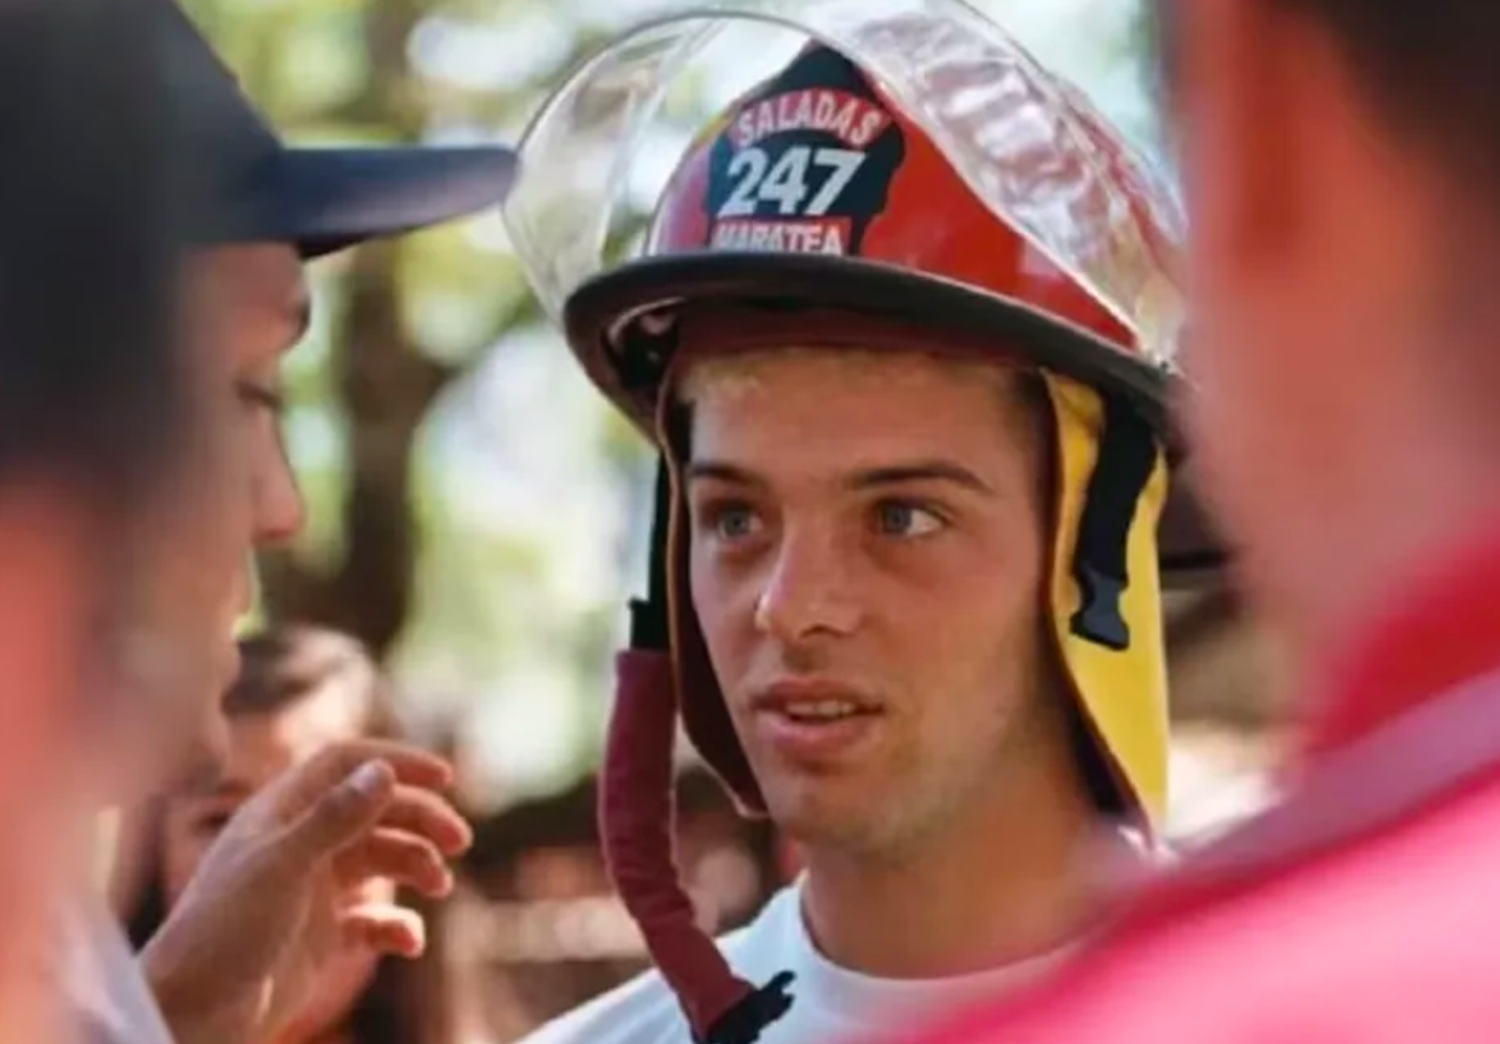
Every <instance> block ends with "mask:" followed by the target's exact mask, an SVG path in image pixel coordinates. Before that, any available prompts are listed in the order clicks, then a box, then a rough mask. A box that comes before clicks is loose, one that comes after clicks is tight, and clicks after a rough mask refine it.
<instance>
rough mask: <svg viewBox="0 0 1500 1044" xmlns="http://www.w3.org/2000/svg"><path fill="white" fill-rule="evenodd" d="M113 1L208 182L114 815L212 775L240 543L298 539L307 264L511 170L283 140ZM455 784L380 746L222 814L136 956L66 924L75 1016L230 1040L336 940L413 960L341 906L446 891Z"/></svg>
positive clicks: (259, 1028)
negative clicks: (168, 479) (182, 451)
mask: <svg viewBox="0 0 1500 1044" xmlns="http://www.w3.org/2000/svg"><path fill="white" fill-rule="evenodd" d="M118 2H119V4H120V7H121V10H122V11H123V12H125V13H124V14H123V15H122V18H126V19H129V21H128V22H127V24H125V25H124V26H121V27H117V28H118V29H119V31H121V32H123V33H125V34H127V35H129V34H146V35H149V36H151V37H153V39H154V41H155V43H156V45H157V46H158V47H159V48H160V51H161V54H160V67H161V68H163V69H164V70H166V71H167V74H168V76H169V78H170V88H171V90H172V94H173V97H172V101H173V104H174V115H175V117H176V118H177V119H178V120H179V121H180V124H181V125H180V129H181V131H182V133H183V134H185V135H186V136H187V137H188V138H189V140H191V141H192V143H193V148H194V150H195V152H196V153H197V154H198V156H199V159H200V160H201V165H202V167H204V168H205V169H206V171H207V172H208V173H209V174H211V177H210V178H209V179H208V184H207V185H206V186H205V190H204V191H205V193H206V202H205V206H204V211H203V216H204V221H203V223H202V225H201V226H199V227H196V228H195V229H194V233H195V238H194V240H193V243H192V245H191V249H190V250H189V252H188V254H187V256H186V263H185V265H184V273H183V278H184V280H185V284H186V291H187V292H186V293H184V314H183V315H182V317H181V318H182V321H183V331H184V334H185V340H186V346H187V351H188V352H189V353H190V355H191V356H192V357H193V359H194V360H195V363H196V364H198V365H200V366H202V367H203V368H204V370H205V372H206V375H207V376H206V377H205V378H204V383H203V385H202V386H201V388H199V389H198V393H199V395H201V397H202V399H201V401H202V402H203V403H205V404H206V405H205V409H206V416H205V425H204V427H205V435H204V437H203V438H202V439H200V440H198V441H197V442H196V443H195V444H194V445H193V446H192V447H191V449H190V451H189V454H190V461H189V465H190V466H189V467H188V468H187V469H186V477H185V479H184V482H183V485H182V489H183V492H184V496H183V497H182V498H181V499H180V501H179V502H174V504H173V506H172V510H170V511H164V512H162V513H160V514H159V515H157V516H156V517H154V518H152V519H150V520H149V524H148V525H146V526H144V527H143V530H142V534H141V539H142V541H143V542H144V544H145V546H146V550H147V553H148V554H151V555H152V556H153V557H152V561H153V562H154V564H155V565H156V566H157V567H158V568H157V569H156V570H155V571H154V572H153V574H152V581H153V582H152V584H151V585H150V587H149V589H148V590H147V591H146V593H145V594H146V600H145V601H144V603H143V604H142V605H140V606H137V607H135V610H136V611H135V613H134V614H133V615H132V617H131V618H130V619H131V622H135V621H136V620H144V621H147V622H149V624H150V626H149V627H144V626H143V627H136V628H135V629H134V630H133V631H132V632H131V633H130V634H129V641H128V642H126V643H125V649H124V653H125V654H126V655H127V657H128V659H129V661H130V665H131V667H132V670H133V674H132V676H131V690H132V691H131V693H130V695H131V696H132V698H131V699H130V700H120V701H119V703H118V705H119V708H120V713H119V714H118V715H116V716H115V717H113V718H112V719H111V721H110V725H111V728H109V729H108V730H105V729H101V730H100V733H101V736H102V737H105V738H107V739H108V740H111V741H113V743H114V744H115V745H116V747H117V748H118V749H120V750H122V751H124V752H125V753H126V759H125V760H126V761H127V762H128V763H127V764H125V765H123V766H120V768H119V771H118V772H117V773H116V775H115V777H114V778H113V780H112V781H110V782H108V783H107V784H105V785H102V786H101V788H100V797H101V799H103V798H106V797H107V798H108V799H111V800H116V801H118V800H129V799H131V798H132V797H136V798H138V797H140V796H142V795H143V794H145V793H148V792H151V791H154V790H158V789H160V788H161V787H163V786H166V785H169V784H171V783H173V782H176V781H179V780H181V779H182V778H183V777H184V776H191V775H193V774H194V773H197V772H202V771H207V770H212V769H213V768H214V767H215V755H216V748H217V747H219V746H221V745H222V742H223V723H222V720H221V712H220V709H219V699H220V694H221V693H222V692H223V690H224V689H225V687H226V686H227V685H228V683H229V682H230V680H231V679H232V678H233V676H234V673H235V669H236V654H235V647H234V643H233V634H232V627H233V624H234V621H235V618H236V616H237V615H238V614H239V613H241V612H243V611H244V609H245V608H246V607H247V601H248V592H249V586H250V585H249V582H248V578H247V575H246V566H247V560H248V557H249V554H250V551H251V548H252V546H257V545H263V544H266V543H270V542H274V541H278V540H282V539H285V538H287V537H289V536H291V535H292V534H293V533H295V532H296V531H297V529H298V528H299V526H300V525H301V521H302V504H301V501H300V498H299V496H298V494H297V490H296V487H295V484H294V482H293V480H292V477H291V473H290V469H289V467H288V464H287V460H286V455H285V452H284V448H283V446H282V442H281V434H280V430H279V422H280V418H279V415H278V412H277V407H278V404H279V401H280V396H279V391H278V386H277V378H276V374H277V369H278V366H279V363H280V360H281V357H282V356H283V355H284V354H285V353H286V351H288V350H289V349H290V348H291V347H292V346H293V345H294V344H295V343H296V342H297V341H298V340H299V339H300V338H301V336H302V334H303V332H304V330H305V327H306V324H307V318H308V310H309V302H308V293H307V288H306V284H305V281H304V277H303V274H302V265H303V262H304V261H305V260H307V259H309V258H312V257H316V256H319V255H323V254H326V253H329V252H331V251H334V250H338V249H341V248H343V247H347V246H350V245H353V244H355V243H358V242H360V241H362V240H365V239H369V238H371V237H374V236H380V235H388V234H394V233H399V232H403V231H406V230H409V229H413V228H418V227H422V226H424V225H429V224H433V223H436V222H439V221H442V220H446V219H448V218H452V217H456V216H458V215H461V214H465V213H469V212H472V211H476V210H479V209H481V208H482V207H484V206H488V205H491V204H494V203H496V202H498V201H499V199H500V197H501V196H502V195H503V193H504V191H505V188H506V185H507V183H508V180H509V176H510V173H511V166H512V156H511V154H510V153H509V152H508V151H506V150H503V149H497V148H471V149H424V148H403V149H323V150H299V149H289V148H287V147H285V146H284V145H282V143H281V142H280V141H279V140H278V139H277V137H276V136H275V134H274V133H273V132H272V131H271V130H270V128H269V127H267V126H266V124H265V123H264V121H263V120H262V119H261V117H260V116H259V114H258V113H256V112H255V110H254V109H253V108H252V107H251V106H250V105H249V103H248V101H247V100H246V99H245V98H244V97H243V95H242V94H241V93H240V91H239V90H238V88H237V86H236V85H235V83H234V80H233V78H232V76H231V75H230V74H229V72H228V71H227V70H226V69H225V68H224V66H223V65H222V64H221V63H220V62H219V61H218V60H217V58H216V57H215V56H214V54H213V52H212V51H211V50H210V49H209V47H208V45H207V44H206V43H205V42H204V40H203V39H202V38H201V36H200V35H199V34H198V33H197V32H196V31H195V30H194V28H193V27H192V25H191V24H190V22H189V21H188V20H187V18H186V17H185V16H184V15H183V14H182V12H181V11H180V10H179V9H178V8H177V6H176V5H175V4H174V3H172V2H171V0H118ZM450 777H451V772H450V769H449V767H448V766H447V765H446V764H445V763H444V762H442V761H441V760H439V759H436V758H433V757H430V756H428V755H425V754H422V753H419V752H417V751H415V750H413V749H411V748H410V747H406V746H402V745H398V744H394V743H389V742H381V741H376V740H354V741H349V742H346V743H340V744H335V745H333V746H331V747H329V748H328V749H327V750H326V751H324V752H323V753H322V754H320V755H319V756H318V757H316V758H313V759H311V760H310V761H308V762H305V763H303V764H301V765H299V766H297V767H296V768H294V769H292V770H291V771H289V772H288V773H286V774H285V775H283V776H282V777H281V778H279V779H278V780H277V781H276V782H275V783H273V784H272V785H271V786H269V787H268V788H266V790H264V791H263V792H262V793H261V794H259V795H258V796H257V797H256V798H255V799H254V800H252V801H250V802H248V803H247V804H246V805H245V807H244V808H243V809H241V810H240V811H239V812H238V814H236V816H235V817H234V818H233V820H232V821H231V822H230V823H229V825H228V826H227V827H226V829H225V830H224V832H223V834H222V836H221V837H220V838H219V840H218V841H217V843H216V844H215V845H214V846H213V847H212V848H211V849H210V850H209V851H208V852H207V853H206V854H205V856H204V858H203V860H202V863H201V865H200V867H199V869H198V872H197V874H196V875H195V876H194V878H193V880H192V882H191V883H189V884H188V886H187V887H186V888H185V889H184V891H183V893H182V895H181V896H180V897H179V901H178V903H177V905H176V906H175V907H174V909H173V911H172V914H171V916H170V917H168V919H167V921H166V923H165V924H164V925H163V927H162V929H161V931H160V932H158V933H157V935H156V936H155V937H154V938H153V939H152V940H151V942H150V943H149V944H148V945H147V946H146V947H145V949H144V951H143V952H142V954H141V956H140V960H139V963H138V964H137V963H136V962H135V961H133V960H132V958H131V957H130V955H129V954H128V952H127V951H126V948H125V945H124V941H123V938H122V936H121V935H120V933H119V931H118V928H117V926H116V925H113V924H112V923H110V922H109V920H108V915H107V914H105V913H104V912H103V910H102V904H100V903H95V904H90V905H89V909H88V910H86V911H84V912H83V913H82V914H81V915H80V916H79V917H78V918H76V920H77V927H76V930H75V935H76V939H77V941H76V942H75V944H74V945H73V946H72V947H71V954H72V957H73V961H72V966H71V967H70V969H69V971H68V976H69V985H70V988H71V989H72V991H73V994H74V1004H75V1007H76V1008H77V1009H78V1011H79V1013H80V1015H81V1017H82V1018H83V1019H84V1020H85V1021H87V1022H89V1023H91V1024H93V1025H94V1026H95V1027H96V1028H97V1029H98V1030H99V1032H100V1034H101V1035H103V1036H104V1037H105V1038H106V1039H116V1040H129V1041H165V1040H166V1039H168V1035H169V1034H170V1037H171V1039H174V1040H175V1041H176V1042H177V1044H209V1042H213V1044H245V1042H248V1041H251V1040H261V1039H265V1038H266V1037H267V1036H271V1035H274V1033H275V1032H276V1031H277V1030H278V1029H279V1028H280V1027H281V1026H283V1025H284V1024H285V1022H286V1020H287V1019H288V1018H290V1017H291V1016H292V1015H293V1014H295V1012H297V1011H298V1010H300V1009H302V1008H303V1006H304V1005H305V1003H306V1001H307V999H308V993H309V991H310V990H312V989H314V988H315V985H316V983H317V982H318V981H320V978H321V975H322V972H323V968H322V967H320V961H322V960H324V959H325V958H327V957H328V955H329V954H331V953H333V952H334V951H337V950H340V949H341V947H339V946H336V945H334V942H335V940H337V939H343V940H345V941H353V942H354V943H355V944H356V945H358V946H362V947H366V948H368V949H369V950H370V951H371V952H373V953H378V954H386V953H393V954H404V955H414V954H417V953H420V952H421V950H422V948H423V933H422V923H421V920H420V918H419V917H417V916H416V915H415V914H414V913H413V912H411V911H409V910H406V909H403V908H401V907H400V906H397V905H395V904H394V903H390V902H384V903H370V904H365V905H361V906H359V907H357V908H354V909H349V908H347V907H346V905H345V904H344V903H343V902H342V901H341V897H342V895H343V894H345V892H346V890H347V889H349V888H352V887H356V886H358V885H359V884H360V883H361V882H363V881H365V880H367V879H370V878H389V879H392V880H394V881H396V882H398V883H400V884H402V885H407V886H410V887H413V888H415V889H417V890H419V891H422V892H424V893H426V894H429V895H441V894H443V893H445V892H446V891H447V889H448V888H449V887H450V885H451V878H450V875H449V871H448V869H447V867H446V865H445V858H446V857H447V856H450V855H452V854H454V853H456V852H458V851H460V850H462V849H463V848H464V847H465V845H466V844H467V843H468V838H469V832H468V828H467V826H466V825H465V824H464V823H463V821H462V820H461V819H460V818H459V817H458V816H457V814H456V813H455V812H454V811H453V810H452V809H451V808H450V807H449V806H448V804H447V803H446V801H445V800H444V799H443V798H442V796H441V792H442V790H443V788H444V787H446V786H447V784H448V783H449V781H450ZM309 955H311V957H309ZM148 983H149V987H150V992H149V994H148V993H147V990H146V987H147V984H148ZM158 1009H159V1013H158ZM163 1017H164V1018H163Z"/></svg>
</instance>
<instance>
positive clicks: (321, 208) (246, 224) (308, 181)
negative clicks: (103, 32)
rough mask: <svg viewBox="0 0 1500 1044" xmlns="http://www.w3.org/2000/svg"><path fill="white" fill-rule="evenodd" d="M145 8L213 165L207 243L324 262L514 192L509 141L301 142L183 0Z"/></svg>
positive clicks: (142, 4)
mask: <svg viewBox="0 0 1500 1044" xmlns="http://www.w3.org/2000/svg"><path fill="white" fill-rule="evenodd" d="M134 6H135V7H136V8H138V9H139V10H140V11H141V12H142V17H145V18H147V19H149V20H151V21H152V22H154V23H155V25H153V26H149V27H147V28H148V29H151V30H155V31H157V32H158V33H159V35H158V36H157V39H156V42H157V44H158V46H159V47H160V48H161V53H162V54H163V57H164V59H165V61H166V62H167V63H168V70H167V74H168V75H169V76H170V77H171V82H172V83H173V84H174V85H175V86H174V94H175V95H176V97H175V98H174V101H175V102H176V104H177V107H178V111H179V113H180V114H181V115H180V118H181V119H182V120H184V121H185V122H186V124H187V127H186V128H185V130H186V131H187V134H188V136H189V140H191V141H193V142H195V143H196V145H195V147H196V148H198V149H200V150H204V151H205V152H206V155H205V160H206V161H207V163H206V168H207V169H210V170H212V172H213V173H212V178H213V181H214V184H213V186H212V188H211V189H210V190H209V191H211V193H212V195H211V203H210V205H209V206H207V207H205V208H203V211H202V220H201V221H200V222H197V224H198V226H199V227H198V230H197V231H198V235H197V236H196V238H197V239H198V240H199V241H200V242H206V243H215V244H221V243H236V242H246V243H248V242H276V243H291V244H294V245H295V246H296V247H297V249H298V251H299V252H300V253H301V254H302V256H303V257H306V258H312V257H318V256H320V255H323V254H328V253H332V252H333V251H336V250H341V249H343V248H345V247H349V246H353V245H354V244H356V243H360V242H363V241H364V240H368V239H375V238H379V237H382V236H391V235H399V234H401V233H403V232H410V231H413V230H415V229H419V228H424V227H427V226H430V225H436V224H440V223H442V222H444V221H448V220H451V219H453V218H458V217H463V216H465V215H469V214H474V213H478V212H480V211H482V210H484V209H485V208H487V207H491V206H496V205H498V204H499V203H500V202H501V201H502V200H503V199H504V198H505V195H506V193H507V192H508V191H509V189H510V186H511V182H512V180H513V179H514V176H515V168H516V154H515V152H514V151H513V150H511V149H509V148H505V147H501V146H459V147H431V146H393V147H357V148H321V147H319V148H294V147H290V146H288V145H286V144H285V143H284V142H282V140H281V139H280V137H279V136H278V135H277V134H276V132H275V131H274V130H273V129H272V128H271V126H270V124H269V123H267V122H266V119H265V117H263V116H262V115H261V114H260V112H258V111H257V110H256V108H255V106H254V105H252V104H251V102H250V100H249V99H248V98H247V97H246V96H245V93H244V92H243V91H242V90H241V89H240V85H239V83H238V81H237V80H236V78H235V76H234V74H233V73H232V72H230V70H229V68H228V67H227V66H226V65H225V64H224V63H223V62H222V61H221V60H220V59H219V57H218V55H216V54H215V53H214V51H213V48H212V47H211V46H210V45H209V43H208V41H207V40H206V39H205V38H204V36H203V34H202V33H200V32H199V31H198V29H197V27H196V26H195V25H194V24H193V22H192V20H191V19H190V18H189V17H188V16H187V15H186V14H185V13H184V12H183V11H182V9H181V8H180V7H179V6H178V4H177V3H176V2H175V0H136V2H135V4H134Z"/></svg>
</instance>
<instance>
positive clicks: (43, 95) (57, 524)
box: [0, 0, 215, 1044]
mask: <svg viewBox="0 0 1500 1044" xmlns="http://www.w3.org/2000/svg"><path fill="white" fill-rule="evenodd" d="M126 27H128V22H127V20H126V19H124V18H122V17H121V12H120V11H119V9H118V8H117V7H116V6H115V5H114V4H113V3H112V2H111V0H10V2H7V3H5V4H0V141H3V142H4V148H5V162H4V163H3V164H0V573H3V575H4V578H5V580H4V583H3V584H0V679H3V685H4V698H3V699H0V837H3V838H4V840H5V844H4V849H3V851H0V925H3V926H4V932H3V933H0V1039H3V1040H6V1041H28V1042H30V1041H38V1042H43V1044H47V1042H54V1041H59V1040H62V1039H64V1034H65V1032H66V1029H65V1027H66V1028H71V1025H72V1020H71V1019H66V1018H64V1016H63V1012H62V1008H63V1007H64V1003H63V998H62V995H61V993H60V992H59V990H58V989H57V988H56V987H57V978H56V975H55V974H54V972H53V970H52V969H53V962H54V960H55V957H56V951H57V944H58V938H57V930H58V929H57V922H56V919H55V918H54V917H53V916H52V915H53V912H54V909H55V907H54V903H55V901H56V900H57V899H58V898H59V895H60V893H62V892H64V891H66V889H67V886H68V883H69V882H70V881H71V879H72V876H73V875H74V873H75V871H82V870H85V869H86V861H85V859H81V858H80V856H86V854H87V845H86V836H83V837H81V836H80V835H86V830H85V829H84V828H85V826H86V824H87V823H88V822H89V819H90V817H89V815H88V812H87V809H88V807H89V805H90V803H91V800H92V798H93V796H94V794H95V790H94V787H93V784H94V783H95V782H97V777H95V776H94V775H93V770H94V768H95V767H96V765H97V764H98V761H99V760H103V761H108V760H110V758H109V755H110V752H111V750H110V747H109V746H108V745H104V744H101V745H100V746H98V747H94V746H93V744H92V742H91V741H92V737H93V736H94V735H95V734H94V733H93V732H92V731H91V730H93V729H94V727H95V726H96V724H97V723H99V722H100V720H101V719H103V718H106V717H111V716H112V708H113V707H114V706H116V705H117V703H118V702H119V701H118V699H117V697H119V696H121V695H122V694H123V693H124V692H125V691H126V690H127V689H128V688H129V675H130V673H131V672H130V669H129V662H128V661H129V659H130V658H129V657H128V656H126V655H123V654H124V650H125V648H126V646H128V645H129V644H131V643H130V635H131V633H133V632H134V631H136V630H137V629H138V625H143V624H145V623H147V622H148V620H149V617H148V616H147V615H146V614H145V613H144V612H143V610H144V608H145V606H146V605H147V604H148V603H149V601H150V599H149V597H148V596H147V593H148V591H149V589H150V584H151V579H152V576H153V573H154V570H155V566H156V565H157V563H156V562H154V561H153V560H152V559H151V558H150V557H149V556H148V555H146V554H144V553H143V552H144V545H143V544H142V542H141V540H140V537H141V534H142V533H143V531H145V530H146V529H149V528H151V526H152V524H153V520H154V519H156V518H159V517H162V516H163V515H164V514H166V513H170V512H172V511H176V510H179V509H182V508H183V507H185V505H184V504H183V503H182V502H181V501H179V500H178V499H177V493H178V490H179V486H178V479H179V478H180V476H181V474H182V472H183V469H184V465H185V457H186V455H185V454H184V453H183V452H181V450H182V447H185V446H188V445H193V444H197V445H202V444H203V439H202V437H201V436H202V435H203V434H204V429H205V424H204V420H205V418H206V416H208V415H210V414H212V413H214V412H215V411H214V407H213V404H212V403H211V402H210V401H209V400H207V399H204V398H202V397H201V396H200V395H199V394H198V393H199V392H201V391H202V390H203V389H204V388H205V387H207V384H206V379H207V376H208V374H207V370H208V368H207V367H201V368H200V367H197V366H195V365H194V361H193V360H191V359H189V358H188V357H186V356H185V355H184V354H183V353H181V352H179V351H178V350H177V349H178V347H179V342H178V341H177V339H175V338H174V337H173V336H172V335H171V334H172V327H173V323H174V314H175V303H176V300H177V290H178V289H179V286H178V284H177V283H176V277H177V265H178V262H179V261H180V250H181V248H182V246H183V245H184V242H185V237H186V236H187V235H189V234H190V231H191V230H192V227H193V221H194V220H195V219H197V218H199V217H201V214H200V213H199V212H198V211H197V210H196V209H195V207H194V205H193V204H194V200H195V199H196V196H195V194H194V192H193V191H192V188H191V183H192V181H193V179H191V178H189V177H188V176H187V175H188V172H189V170H190V169H192V170H198V171H201V170H202V169H203V168H204V165H203V164H201V163H200V164H190V163H189V162H188V159H187V155H186V150H185V147H186V142H185V140H184V139H183V138H182V137H181V135H180V133H179V132H180V128H179V127H178V126H177V124H176V123H175V121H174V120H173V119H172V118H171V115H170V112H171V110H170V105H169V104H168V102H169V100H170V92H169V88H168V86H167V85H166V84H165V83H164V82H163V79H162V76H161V73H160V52H159V51H158V50H157V49H156V48H155V46H154V41H153V40H152V39H151V38H150V37H149V36H146V35H122V32H121V31H122V29H124V28H126ZM127 620H129V621H134V622H133V623H132V624H130V625H129V626H126V623H125V622H126V621H127ZM86 750H87V751H92V752H93V753H94V754H99V755H102V758H101V759H95V758H92V757H90V756H89V755H88V754H86V753H84V752H85V751H86Z"/></svg>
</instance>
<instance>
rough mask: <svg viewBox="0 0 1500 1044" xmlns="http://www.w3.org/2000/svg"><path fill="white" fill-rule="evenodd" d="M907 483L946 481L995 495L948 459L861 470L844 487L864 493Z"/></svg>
mask: <svg viewBox="0 0 1500 1044" xmlns="http://www.w3.org/2000/svg"><path fill="white" fill-rule="evenodd" d="M908 482H949V483H952V484H954V485H957V486H962V487H963V488H965V489H967V490H970V491H972V492H974V493H980V494H983V495H984V496H987V497H992V496H994V495H995V490H994V489H993V488H992V487H991V486H990V485H989V483H987V482H985V481H984V480H983V479H982V478H980V477H979V476H978V475H976V474H974V472H972V471H970V470H969V469H968V468H966V467H964V466H963V465H961V464H955V463H953V462H952V461H950V460H916V461H911V462H910V463H902V464H887V465H882V466H880V467H874V468H865V469H862V470H860V471H857V472H855V473H854V474H853V475H851V476H850V477H849V478H848V480H847V482H846V485H848V486H849V488H851V489H858V490H867V489H872V488H876V487H880V486H895V485H902V484H905V483H908Z"/></svg>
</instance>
